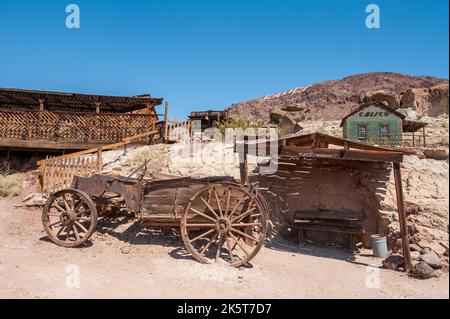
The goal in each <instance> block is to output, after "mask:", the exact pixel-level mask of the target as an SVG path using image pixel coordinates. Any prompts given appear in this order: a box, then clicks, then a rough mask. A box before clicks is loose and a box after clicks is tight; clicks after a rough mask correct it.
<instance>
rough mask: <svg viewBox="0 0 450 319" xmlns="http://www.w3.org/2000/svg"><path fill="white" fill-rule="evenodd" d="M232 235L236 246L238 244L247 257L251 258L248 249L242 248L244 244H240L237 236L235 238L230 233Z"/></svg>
mask: <svg viewBox="0 0 450 319" xmlns="http://www.w3.org/2000/svg"><path fill="white" fill-rule="evenodd" d="M228 234H229V235H230V237H231V238H233V240H234V241H235V242H236V244H238V246H239V247H241V249H242V251H243V252H244V253H245V254H246V255H247V256H250V253H249V252H248V251H247V249H246V248H245V247H244V246H242V244H241V243H240V242H239V240H238V239H237V238H236V236H234V235H233V234H232V233H231V232H229V233H228Z"/></svg>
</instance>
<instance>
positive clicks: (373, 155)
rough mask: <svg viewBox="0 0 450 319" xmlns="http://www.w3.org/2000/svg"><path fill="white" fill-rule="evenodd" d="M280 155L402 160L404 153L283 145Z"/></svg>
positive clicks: (381, 160)
mask: <svg viewBox="0 0 450 319" xmlns="http://www.w3.org/2000/svg"><path fill="white" fill-rule="evenodd" d="M280 156H292V157H303V158H325V159H326V158H329V159H342V160H356V161H375V162H402V161H403V154H402V153H401V152H393V151H373V150H372V151H369V150H354V149H353V150H345V149H332V148H311V147H298V146H285V147H282V149H281V152H280Z"/></svg>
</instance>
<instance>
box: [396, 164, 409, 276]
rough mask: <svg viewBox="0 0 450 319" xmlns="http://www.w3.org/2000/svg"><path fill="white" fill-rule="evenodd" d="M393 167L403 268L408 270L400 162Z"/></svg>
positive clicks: (406, 233)
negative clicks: (403, 259) (403, 261)
mask: <svg viewBox="0 0 450 319" xmlns="http://www.w3.org/2000/svg"><path fill="white" fill-rule="evenodd" d="M393 167H394V181H395V193H396V195H397V210H398V217H399V222H400V231H401V234H402V251H403V257H404V258H405V270H406V272H409V271H410V270H411V269H412V263H411V253H410V251H409V235H408V224H407V221H406V214H405V202H404V199H403V186H402V175H401V172H400V163H399V162H394V163H393Z"/></svg>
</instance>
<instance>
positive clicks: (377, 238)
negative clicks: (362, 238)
mask: <svg viewBox="0 0 450 319" xmlns="http://www.w3.org/2000/svg"><path fill="white" fill-rule="evenodd" d="M370 240H371V242H372V250H373V255H374V256H375V257H378V258H384V257H386V256H387V255H388V248H387V241H386V236H384V235H380V234H375V235H372V236H370Z"/></svg>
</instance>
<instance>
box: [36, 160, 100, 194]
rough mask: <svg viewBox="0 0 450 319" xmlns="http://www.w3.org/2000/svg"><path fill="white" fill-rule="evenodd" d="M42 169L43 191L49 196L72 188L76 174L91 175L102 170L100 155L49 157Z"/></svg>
mask: <svg viewBox="0 0 450 319" xmlns="http://www.w3.org/2000/svg"><path fill="white" fill-rule="evenodd" d="M41 169H42V173H41V176H42V179H43V181H44V183H43V187H42V193H43V194H44V195H46V196H49V195H50V194H51V193H53V192H57V191H59V190H62V189H65V188H70V187H71V185H72V180H73V177H74V176H82V177H90V176H93V175H94V174H97V173H99V172H100V171H101V164H100V157H99V156H97V155H95V156H90V157H86V156H85V157H75V158H57V157H47V159H46V160H45V164H44V165H43V167H42V168H41Z"/></svg>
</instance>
